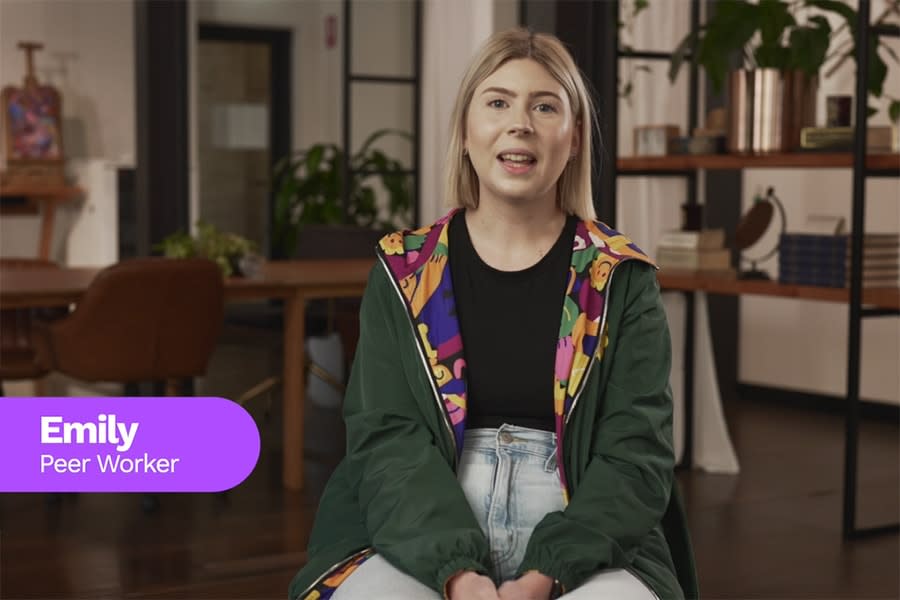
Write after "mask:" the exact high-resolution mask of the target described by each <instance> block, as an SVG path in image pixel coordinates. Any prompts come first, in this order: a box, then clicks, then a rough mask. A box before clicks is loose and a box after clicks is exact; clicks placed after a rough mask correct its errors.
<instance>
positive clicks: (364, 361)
mask: <svg viewBox="0 0 900 600" xmlns="http://www.w3.org/2000/svg"><path fill="white" fill-rule="evenodd" d="M387 277H388V275H387V274H386V273H385V272H384V270H383V267H382V266H381V265H380V264H376V266H375V270H373V272H372V275H371V276H370V277H369V285H368V287H367V290H366V293H365V296H364V298H363V303H362V309H361V312H360V338H359V343H358V346H357V350H356V358H355V361H354V365H353V370H352V372H351V375H350V382H349V385H348V389H347V395H346V399H345V404H344V420H345V422H346V425H347V459H348V460H350V461H351V462H352V464H353V467H354V469H353V470H354V472H356V473H357V474H358V477H359V480H358V493H359V504H360V509H361V511H362V514H363V518H364V521H365V524H366V528H367V529H368V532H369V536H370V539H371V542H372V546H373V547H374V548H375V550H376V551H377V552H378V553H379V554H381V555H382V556H384V558H385V559H386V560H388V562H390V563H391V564H392V565H394V566H395V567H397V568H398V569H400V570H401V571H404V572H406V573H408V574H409V575H411V576H412V577H414V578H415V579H417V580H418V581H420V582H422V583H423V584H425V585H427V586H429V587H431V588H433V589H435V590H436V591H438V592H439V593H442V594H443V593H444V586H445V583H446V581H447V579H448V578H449V577H450V576H452V575H453V574H454V573H456V572H458V571H461V570H472V571H477V572H480V573H487V572H488V568H487V567H486V565H488V564H489V561H488V558H489V549H488V543H487V540H486V539H485V536H484V534H483V532H482V531H481V528H480V527H479V525H478V521H477V520H476V519H475V516H474V514H473V513H472V509H471V508H470V507H469V504H468V502H467V500H466V497H465V494H464V493H463V491H462V487H461V486H460V484H459V482H458V480H457V478H456V474H455V473H454V471H453V469H452V467H451V465H450V464H448V461H447V459H446V458H445V457H444V455H443V454H442V453H441V451H440V450H439V448H438V446H437V445H436V439H435V434H434V433H433V431H435V429H434V427H443V426H444V425H443V424H442V423H441V421H440V419H442V418H443V416H442V415H440V414H439V413H438V410H439V406H438V405H437V404H436V402H437V400H435V399H433V398H431V397H429V398H420V399H417V398H415V397H414V396H413V388H412V387H411V386H410V383H409V380H408V379H407V377H408V373H407V371H406V370H405V369H404V365H403V362H402V359H401V355H404V354H405V355H407V356H408V355H409V353H417V349H416V348H415V347H414V346H415V344H416V341H415V340H414V338H413V334H412V325H411V322H410V321H409V319H408V317H407V316H406V315H405V314H404V312H405V306H402V305H401V300H400V298H399V297H398V296H397V292H395V290H394V289H393V287H392V283H391V282H390V281H388V280H387ZM413 368H415V369H419V368H424V366H423V365H421V366H420V365H419V363H418V360H417V361H416V362H415V365H414V367H413ZM423 376H424V377H429V376H430V374H425V375H423ZM417 400H418V401H417ZM425 410H433V411H434V412H433V413H432V414H430V415H429V417H430V420H428V419H426V416H425V414H424V412H423V411H425ZM426 422H430V423H432V428H429V427H428V426H427V424H426ZM437 431H440V430H439V429H438V430H437Z"/></svg>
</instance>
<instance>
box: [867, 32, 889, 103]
mask: <svg viewBox="0 0 900 600" xmlns="http://www.w3.org/2000/svg"><path fill="white" fill-rule="evenodd" d="M886 77H887V65H886V64H885V62H884V60H882V58H881V56H880V55H879V54H878V40H877V39H869V93H870V94H872V95H873V96H875V97H876V98H880V97H881V94H882V92H883V91H884V80H885V78H886Z"/></svg>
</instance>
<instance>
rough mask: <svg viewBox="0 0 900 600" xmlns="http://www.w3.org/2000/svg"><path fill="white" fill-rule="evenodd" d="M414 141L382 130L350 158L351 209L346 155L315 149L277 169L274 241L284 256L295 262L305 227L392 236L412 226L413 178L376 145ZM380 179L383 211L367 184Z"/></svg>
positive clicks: (294, 156)
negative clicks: (362, 230)
mask: <svg viewBox="0 0 900 600" xmlns="http://www.w3.org/2000/svg"><path fill="white" fill-rule="evenodd" d="M389 135H391V136H397V137H401V138H403V139H406V140H412V136H411V135H410V134H408V133H406V132H404V131H398V130H396V129H380V130H378V131H376V132H374V133H373V134H372V135H370V136H369V138H368V139H367V140H366V141H365V142H364V143H363V145H362V147H361V148H360V149H359V151H358V152H356V153H355V154H353V155H351V156H349V157H348V158H347V160H348V161H349V166H350V173H349V177H350V180H349V181H348V182H347V184H348V186H349V190H348V194H347V197H348V199H349V203H348V206H346V207H344V206H342V186H343V181H342V179H343V177H342V175H343V164H344V150H343V149H341V148H340V147H338V146H337V145H335V144H315V145H313V146H310V147H309V148H307V149H305V150H300V151H298V152H295V153H294V154H292V155H290V156H287V157H285V158H283V159H282V160H280V161H279V162H278V164H276V165H275V171H274V181H275V214H274V218H273V223H272V225H273V236H274V241H275V245H276V247H277V248H278V250H279V252H280V253H281V254H282V255H283V256H293V255H294V252H295V250H296V248H297V241H298V234H299V232H300V230H301V229H302V227H303V226H304V225H313V224H320V225H352V226H356V227H359V228H366V229H385V230H388V229H390V230H393V229H398V228H402V227H409V226H410V225H411V224H412V207H413V202H414V198H413V190H412V187H411V185H410V173H409V170H408V168H407V167H405V166H404V165H403V164H402V163H401V162H400V161H398V160H395V159H393V158H390V157H389V156H387V155H386V154H385V153H384V152H383V151H381V150H379V149H377V148H374V147H373V145H374V143H375V142H376V141H378V140H379V139H381V138H383V137H385V136H389ZM373 177H377V179H378V180H379V182H380V184H381V187H383V188H384V189H385V190H386V191H387V201H386V202H385V203H384V205H383V206H379V203H378V201H377V196H376V192H375V189H376V187H375V186H373V185H372V184H370V183H369V181H368V180H369V178H373Z"/></svg>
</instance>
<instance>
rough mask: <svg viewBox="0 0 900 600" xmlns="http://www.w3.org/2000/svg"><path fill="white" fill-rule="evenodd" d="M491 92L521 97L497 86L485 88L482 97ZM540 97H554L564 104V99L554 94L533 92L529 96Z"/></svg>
mask: <svg viewBox="0 0 900 600" xmlns="http://www.w3.org/2000/svg"><path fill="white" fill-rule="evenodd" d="M491 92H493V93H497V94H503V95H505V96H511V97H513V98H517V97H518V96H519V95H518V94H517V93H515V92H514V91H512V90H508V89H506V88H503V87H496V86H493V87H489V88H485V90H484V91H483V92H481V95H482V96H483V95H485V94H487V93H491ZM539 96H552V97H554V98H556V99H557V100H559V101H560V102H562V98H560V97H559V95H558V94H555V93H553V92H548V91H538V92H531V93H530V94H528V97H529V98H537V97H539Z"/></svg>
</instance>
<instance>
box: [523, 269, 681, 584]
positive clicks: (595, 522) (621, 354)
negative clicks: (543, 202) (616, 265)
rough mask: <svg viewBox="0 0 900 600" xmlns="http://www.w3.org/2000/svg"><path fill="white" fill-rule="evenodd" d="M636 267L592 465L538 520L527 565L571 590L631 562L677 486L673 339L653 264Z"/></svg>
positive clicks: (612, 351) (603, 393) (603, 396)
mask: <svg viewBox="0 0 900 600" xmlns="http://www.w3.org/2000/svg"><path fill="white" fill-rule="evenodd" d="M637 267H638V268H630V269H629V271H628V272H629V273H630V278H625V277H623V279H624V281H620V282H619V285H622V286H627V289H626V290H625V291H624V309H623V310H622V311H621V313H620V314H621V316H620V317H619V321H618V328H619V331H618V334H617V335H615V334H612V333H611V337H612V336H613V335H615V339H614V340H611V342H612V344H611V346H610V347H609V348H608V349H607V354H606V358H605V359H604V360H609V361H610V363H609V365H608V368H609V371H608V373H609V375H608V378H607V380H606V384H605V387H603V388H602V389H601V390H600V398H599V399H598V400H597V401H598V402H601V403H602V404H601V408H600V410H599V416H598V417H597V422H596V423H595V424H594V426H593V433H594V435H593V441H592V446H591V456H590V460H589V461H588V464H587V468H586V470H585V473H584V475H583V477H582V478H581V481H580V482H579V485H578V487H577V488H576V489H575V490H574V492H573V494H572V497H571V500H570V502H569V504H568V506H567V507H566V508H565V510H563V511H558V512H553V513H550V514H548V515H547V516H546V517H545V518H544V519H543V520H542V521H541V522H540V523H539V524H538V525H537V527H536V528H535V530H534V533H533V534H532V537H531V540H530V541H529V544H528V548H527V550H526V554H525V557H524V560H523V563H522V565H521V567H520V572H526V571H529V570H538V571H541V572H542V573H544V574H546V575H548V576H550V577H553V578H555V579H558V580H559V581H560V582H562V584H563V585H564V586H565V588H566V589H573V588H575V587H578V586H579V585H580V584H581V583H582V582H583V581H584V580H585V579H586V578H588V577H590V576H591V575H593V574H595V573H596V572H597V571H598V570H600V569H603V568H610V567H616V566H624V565H625V564H627V562H628V557H629V553H630V551H632V550H633V549H635V547H636V546H637V545H638V544H639V543H640V542H641V540H642V539H643V538H644V536H646V535H647V534H648V533H649V532H650V531H651V530H652V529H653V528H654V527H657V526H658V525H659V523H660V521H661V519H662V516H663V514H664V513H665V510H666V506H667V505H668V502H669V495H670V493H671V488H672V483H673V478H674V463H675V458H674V452H673V449H672V439H671V437H672V398H671V390H670V387H669V371H670V367H671V341H670V338H669V329H668V324H667V321H666V315H665V312H664V309H663V305H662V300H661V297H660V294H659V286H658V284H657V281H656V274H655V272H654V269H652V268H643V267H644V265H637ZM620 268H621V267H620ZM622 275H623V276H624V275H625V273H622ZM610 309H611V315H614V314H617V313H616V312H613V311H612V307H610ZM612 329H613V324H610V330H612ZM601 364H602V363H601ZM601 385H603V383H602V382H601ZM585 400H586V399H582V400H581V401H582V402H583V401H585ZM576 410H577V407H576Z"/></svg>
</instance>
